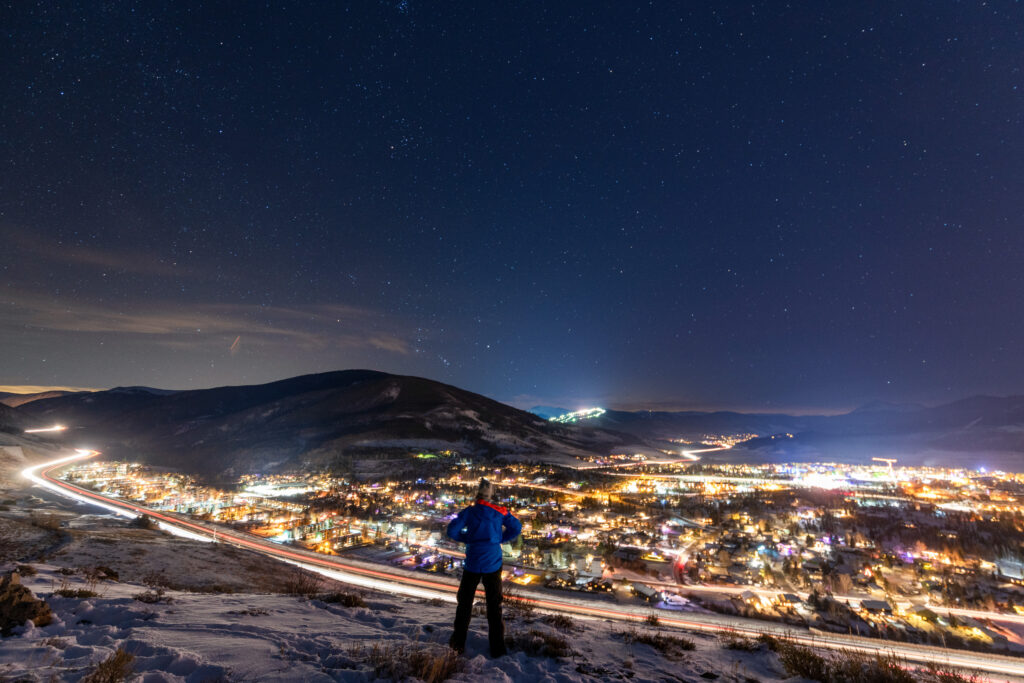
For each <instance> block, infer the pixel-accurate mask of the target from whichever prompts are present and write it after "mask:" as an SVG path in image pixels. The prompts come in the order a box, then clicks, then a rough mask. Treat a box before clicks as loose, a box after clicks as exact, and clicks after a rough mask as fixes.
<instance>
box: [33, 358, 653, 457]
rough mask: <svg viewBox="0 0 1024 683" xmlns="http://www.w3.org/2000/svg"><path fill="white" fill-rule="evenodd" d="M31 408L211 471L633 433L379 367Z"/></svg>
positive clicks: (585, 445) (62, 400) (102, 395)
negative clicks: (543, 414) (550, 418)
mask: <svg viewBox="0 0 1024 683" xmlns="http://www.w3.org/2000/svg"><path fill="white" fill-rule="evenodd" d="M23 410H25V411H26V412H27V413H29V414H30V415H32V416H33V417H35V418H36V419H38V420H41V421H44V422H51V421H54V422H55V421H60V422H62V423H64V424H67V425H69V426H70V427H71V429H70V430H69V434H72V435H73V437H74V438H75V440H76V442H77V443H82V442H84V441H90V442H93V443H96V444H97V446H98V447H100V448H102V449H103V451H104V452H105V453H106V454H108V455H109V456H111V457H125V458H130V459H132V460H141V461H144V462H151V463H156V464H161V465H166V466H172V467H179V468H182V469H186V470H189V471H194V472H200V473H204V474H225V473H231V472H242V471H267V470H272V469H274V468H279V467H284V466H289V465H295V464H299V463H312V464H330V463H336V462H339V461H348V460H352V459H355V458H359V457H375V456H377V455H379V454H381V453H389V452H392V453H402V452H408V451H410V450H417V449H420V450H424V449H425V450H454V451H458V452H459V453H460V454H464V455H474V456H479V457H485V458H493V457H498V456H503V457H511V458H547V459H555V460H559V459H561V460H569V459H572V458H574V457H578V456H585V455H589V454H593V453H595V452H607V449H609V448H611V447H613V446H615V445H618V444H622V443H625V442H628V441H630V440H631V438H630V437H626V436H624V435H621V434H616V433H612V432H609V431H605V430H596V429H581V428H577V427H573V426H564V425H553V424H549V423H548V422H546V421H544V420H542V419H540V418H538V417H537V416H535V415H531V414H530V413H527V412H524V411H521V410H518V409H516V408H512V407H510V406H507V405H504V404H502V403H499V402H497V401H494V400H491V399H489V398H486V397H484V396H480V395H479V394H474V393H472V392H469V391H464V390H462V389H459V388H457V387H453V386H449V385H445V384H441V383H438V382H434V381H431V380H427V379H422V378H418V377H406V376H399V375H389V374H387V373H382V372H375V371H371V370H346V371H339V372H329V373H323V374H317V375H305V376H302V377H295V378H292V379H287V380H282V381H279V382H272V383H270V384H262V385H253V386H238V387H220V388H215V389H203V390H196V391H181V392H174V393H168V392H163V391H159V390H154V389H149V388H144V387H131V388H117V389H111V390H109V391H101V392H93V393H81V394H70V395H67V396H61V397H57V398H52V399H43V400H39V401H34V402H32V403H29V404H26V405H25V406H23ZM633 440H635V439H633Z"/></svg>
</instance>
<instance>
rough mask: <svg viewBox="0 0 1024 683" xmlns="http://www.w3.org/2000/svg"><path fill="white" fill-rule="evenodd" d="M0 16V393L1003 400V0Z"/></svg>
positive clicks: (78, 7)
mask: <svg viewBox="0 0 1024 683" xmlns="http://www.w3.org/2000/svg"><path fill="white" fill-rule="evenodd" d="M346 4H347V3H336V2H322V3H316V2H302V3H289V2H274V3H269V4H264V3H257V2H236V3H199V2H190V3H169V2H158V1H156V0H154V1H152V2H137V3H132V2H105V3H92V2H90V3H77V2H76V3H72V2H45V1H44V2H40V3H26V2H5V3H3V7H2V11H0V63H2V64H3V65H4V67H3V76H2V78H0V385H4V386H23V385H35V386H71V387H111V386H116V385H149V386H157V387H164V388H178V389H180V388H199V387H209V386H217V385H224V384H242V383H255V382H264V381H271V380H274V379H280V378H284V377H289V376H293V375H297V374H302V373H308V372H320V371H327V370H335V369H343V368H354V367H366V368H374V369H380V370H385V371H391V372H399V373H405V374H415V375H420V376H425V377H429V378H432V379H437V380H440V381H443V382H447V383H451V384H456V385H458V386H461V387H464V388H467V389H470V390H473V391H477V392H480V393H484V394H486V395H489V396H491V397H494V398H497V399H499V400H503V401H506V402H511V403H513V404H515V405H519V406H521V407H529V406H531V405H534V404H539V403H543V404H553V405H558V406H566V407H570V408H573V407H578V406H580V405H586V404H598V405H605V406H614V407H620V408H652V409H690V408H693V409H709V408H734V409H740V410H759V411H764V410H772V411H774V410H790V411H801V412H808V411H810V412H818V411H821V412H832V411H840V410H845V409H849V408H853V407H856V406H857V405H859V404H861V403H864V402H866V401H871V400H886V401H923V402H929V403H937V402H942V401H946V400H953V399H957V398H961V397H964V396H968V395H971V394H975V393H994V394H1008V393H1021V392H1024V362H1022V360H1021V358H1022V355H1021V354H1022V351H1024V349H1022V339H1024V280H1022V277H1024V276H1022V272H1024V71H1022V68H1024V50H1022V49H1021V46H1022V45H1024V7H1022V6H1021V4H1019V3H1013V2H987V3H986V2H934V1H933V0H927V1H923V2H912V3H911V2H906V3H883V4H877V3H821V2H792V3H787V4H783V3H778V2H754V3H678V2H650V3H632V2H619V1H615V2H579V3H574V2H548V3H541V2H517V3H466V2H459V1H452V2H443V3H427V2H419V1H417V0H398V1H395V0H389V1H387V2H376V3H375V2H370V1H366V2H359V3H351V6H349V7H346V6H344V5H346Z"/></svg>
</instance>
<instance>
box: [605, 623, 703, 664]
mask: <svg viewBox="0 0 1024 683" xmlns="http://www.w3.org/2000/svg"><path fill="white" fill-rule="evenodd" d="M619 635H621V636H622V638H623V640H625V641H626V642H627V643H640V644H642V645H650V646H651V647H653V648H654V649H655V650H657V651H658V652H660V653H662V654H663V655H665V656H666V657H668V658H669V659H681V658H682V657H683V655H684V653H686V652H690V651H692V650H695V649H696V648H697V645H696V643H694V642H693V641H692V640H690V639H688V638H683V637H682V636H670V635H666V634H664V633H651V632H650V631H637V630H636V629H630V630H628V631H621V632H620V633H619Z"/></svg>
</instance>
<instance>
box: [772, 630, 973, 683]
mask: <svg viewBox="0 0 1024 683" xmlns="http://www.w3.org/2000/svg"><path fill="white" fill-rule="evenodd" d="M759 640H760V642H762V643H764V644H766V645H767V646H768V648H769V649H770V650H772V651H773V652H775V653H776V654H777V655H778V657H779V662H780V663H781V664H782V666H783V667H784V668H785V669H786V671H787V672H788V673H789V674H791V675H794V676H801V677H803V678H808V679H810V680H812V681H820V682H821V683H971V682H975V681H978V680H979V679H978V678H977V677H975V676H964V675H963V674H960V673H958V672H956V671H953V670H951V669H942V668H939V667H936V666H934V665H931V666H927V667H924V668H923V669H920V670H918V671H911V670H910V669H909V668H907V663H906V662H905V661H904V660H902V659H900V658H899V657H896V656H895V655H875V656H871V655H866V654H861V653H858V652H849V651H839V652H835V653H832V654H830V655H828V656H825V655H820V654H818V653H817V652H815V651H813V650H811V649H810V648H808V647H804V646H803V645H798V644H796V643H794V642H791V641H788V640H785V639H781V638H773V637H772V636H761V637H760V638H759Z"/></svg>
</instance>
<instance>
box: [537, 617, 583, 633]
mask: <svg viewBox="0 0 1024 683" xmlns="http://www.w3.org/2000/svg"><path fill="white" fill-rule="evenodd" d="M544 623H545V624H547V625H549V626H553V627H555V628H557V629H559V630H561V631H577V630H582V629H581V628H580V627H579V625H578V624H577V623H576V622H575V621H574V620H573V618H572V617H570V616H569V615H568V614H548V615H546V616H545V617H544Z"/></svg>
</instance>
